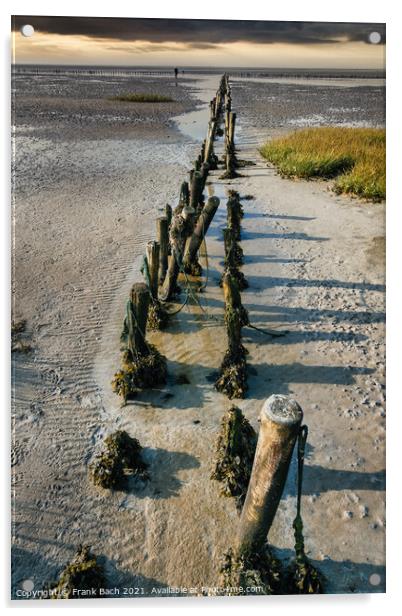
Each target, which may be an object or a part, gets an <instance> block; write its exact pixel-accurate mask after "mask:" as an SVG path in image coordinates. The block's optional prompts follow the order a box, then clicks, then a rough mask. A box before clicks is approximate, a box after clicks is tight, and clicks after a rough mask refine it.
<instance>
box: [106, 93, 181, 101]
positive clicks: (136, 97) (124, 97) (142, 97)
mask: <svg viewBox="0 0 402 616" xmlns="http://www.w3.org/2000/svg"><path fill="white" fill-rule="evenodd" d="M111 100H113V101H122V102H125V103H174V102H175V101H174V100H173V98H170V96H163V95H162V94H133V93H132V94H130V93H129V94H119V95H118V96H113V98H112V99H111Z"/></svg>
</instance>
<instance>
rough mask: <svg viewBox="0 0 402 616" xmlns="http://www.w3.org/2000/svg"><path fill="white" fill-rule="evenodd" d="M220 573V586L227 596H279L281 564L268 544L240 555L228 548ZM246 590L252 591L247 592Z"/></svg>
mask: <svg viewBox="0 0 402 616" xmlns="http://www.w3.org/2000/svg"><path fill="white" fill-rule="evenodd" d="M220 573H221V581H220V585H221V586H222V587H224V588H225V594H227V595H232V596H233V595H236V596H237V595H245V594H253V595H255V594H261V595H276V594H281V593H280V590H281V579H282V569H281V564H280V562H279V560H277V559H276V558H275V557H274V556H273V554H272V552H271V550H270V548H269V546H268V544H265V545H264V546H263V548H262V549H260V550H256V551H250V552H248V553H241V554H237V553H236V552H235V551H234V550H233V549H232V548H230V549H229V550H228V552H226V554H225V556H224V562H223V565H222V567H221V570H220ZM247 588H249V589H251V588H253V589H254V590H253V591H251V590H249V591H247Z"/></svg>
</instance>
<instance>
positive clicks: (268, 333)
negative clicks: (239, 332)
mask: <svg viewBox="0 0 402 616" xmlns="http://www.w3.org/2000/svg"><path fill="white" fill-rule="evenodd" d="M244 327H251V328H252V329H255V330H256V331H257V332H261V334H265V335H266V336H275V337H277V338H278V337H279V336H286V334H287V333H288V332H287V330H284V331H281V332H277V331H275V330H273V329H261V327H257V326H256V325H252V324H251V323H248V324H247V325H245V326H244Z"/></svg>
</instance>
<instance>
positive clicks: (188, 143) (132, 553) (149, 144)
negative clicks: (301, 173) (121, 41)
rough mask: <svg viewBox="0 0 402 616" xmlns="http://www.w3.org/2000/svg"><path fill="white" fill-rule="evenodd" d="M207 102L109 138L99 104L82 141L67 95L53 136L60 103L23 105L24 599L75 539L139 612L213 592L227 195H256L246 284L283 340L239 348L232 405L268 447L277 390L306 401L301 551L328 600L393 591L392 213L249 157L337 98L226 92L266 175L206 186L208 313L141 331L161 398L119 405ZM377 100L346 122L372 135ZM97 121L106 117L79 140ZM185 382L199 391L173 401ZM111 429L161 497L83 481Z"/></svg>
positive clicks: (254, 308) (18, 286)
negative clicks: (388, 481)
mask: <svg viewBox="0 0 402 616" xmlns="http://www.w3.org/2000/svg"><path fill="white" fill-rule="evenodd" d="M214 79H215V84H214ZM151 81H152V80H151ZM158 83H159V84H160V83H161V81H160V80H159V82H158ZM201 84H202V85H203V86H204V89H205V86H207V88H211V89H216V87H217V84H218V77H215V78H212V80H211V79H208V80H207V81H203V80H201V79H200V81H199V82H197V81H194V80H192V78H191V77H190V78H189V79H188V85H187V86H183V87H182V86H181V85H179V86H178V87H177V88H176V86H174V85H171V87H172V88H176V90H175V92H177V93H180V96H177V94H176V95H175V96H176V98H180V101H181V102H180V103H178V104H180V105H184V107H183V108H182V109H178V108H177V106H176V105H177V103H175V104H174V105H172V106H170V107H168V108H165V107H164V110H163V111H160V110H159V109H158V110H153V109H148V108H147V109H142V108H141V109H138V110H137V109H132V108H131V107H130V108H129V109H127V113H128V114H133V115H132V117H131V116H130V118H131V119H130V121H127V122H126V123H123V125H122V123H121V121H120V119H119V117H115V118H114V119H113V120H110V116H109V111H108V112H105V109H106V106H108V105H109V103H107V104H105V105H103V104H102V105H101V104H100V103H99V92H98V98H96V97H95V99H96V102H93V101H92V102H91V101H90V102H85V104H84V105H83V106H81V107H80V108H81V109H82V110H85V109H87V111H85V113H84V111H81V113H82V114H84V115H83V120H82V121H81V124H82V125H83V127H84V128H83V131H82V133H81V130H80V131H79V132H78V133H77V122H76V119H74V118H73V119H71V117H70V113H69V112H68V111H69V110H71V109H74V108H75V106H77V105H78V106H80V105H79V103H78V102H77V101H76V100H75V102H74V96H72V99H73V100H72V101H70V100H69V101H68V102H67V98H68V97H66V95H65V93H64V96H62V97H61V101H62V103H61V105H62V108H63V109H64V111H65V112H67V113H66V116H67V119H66V121H64V120H60V109H57V114H56V116H55V117H57V121H56V124H54V123H53V119H52V118H53V116H52V113H51V112H52V111H55V108H54V105H56V103H57V102H55V101H54V100H53V99H52V100H51V101H49V93H48V94H47V96H45V97H44V99H45V100H43V101H39V102H38V103H37V104H38V105H39V107H40V108H41V109H42V110H43V111H44V113H43V114H42V115H41V114H38V113H37V111H38V110H36V109H35V110H34V111H32V115H31V116H30V115H29V109H32V99H31V100H30V99H29V96H28V95H25V96H22V97H21V102H20V110H21V113H22V116H21V117H19V118H18V117H17V120H18V121H17V149H16V153H17V170H19V172H18V175H17V177H16V200H15V225H16V236H15V263H14V267H15V269H14V302H15V303H14V310H15V315H16V316H17V318H21V317H23V318H26V319H27V323H28V335H29V336H30V337H31V339H32V344H33V346H34V351H33V353H31V354H28V355H22V354H14V357H13V360H14V361H13V370H14V376H15V391H14V394H15V401H14V410H15V418H14V421H15V433H14V435H15V438H14V442H13V454H14V458H13V461H14V466H13V471H14V472H13V482H14V489H15V508H14V513H13V520H14V540H13V554H14V564H13V589H14V590H15V589H17V588H20V587H21V584H22V582H23V580H26V579H33V580H34V583H35V588H40V587H42V586H43V584H44V583H45V582H46V581H49V580H52V579H55V577H56V576H57V574H58V573H59V571H60V569H61V568H62V566H63V565H64V564H65V563H66V562H67V561H68V560H69V559H70V558H71V557H72V555H73V553H74V551H75V549H76V547H77V545H78V544H79V543H89V544H91V545H92V546H93V550H94V552H95V553H96V554H98V555H100V556H101V557H102V559H103V562H104V565H105V568H106V572H107V578H108V582H109V584H110V586H114V585H117V586H119V587H120V588H121V589H123V588H124V587H125V586H127V587H132V588H134V587H138V588H144V592H145V594H148V593H152V589H153V588H155V589H157V588H159V589H163V588H166V587H167V586H180V585H184V586H187V587H190V586H191V587H193V588H194V587H198V590H200V587H201V586H210V587H211V586H215V585H216V583H217V581H218V579H217V578H218V569H219V561H220V558H221V557H222V555H223V553H224V551H225V550H226V549H227V546H228V545H229V544H230V543H231V541H232V539H233V536H234V533H235V532H236V526H237V523H238V516H237V513H236V508H235V504H234V502H233V501H232V499H225V498H223V497H220V496H219V486H218V485H217V484H216V483H215V482H213V481H211V480H210V479H209V475H210V470H211V466H212V463H213V459H214V451H215V444H216V438H217V435H218V431H219V424H220V420H221V417H222V414H223V412H224V411H225V410H226V409H227V408H228V406H229V401H228V400H227V399H226V398H225V397H224V396H222V395H220V394H218V393H217V392H216V391H215V390H214V388H213V385H212V383H211V380H210V375H211V372H213V371H214V370H216V369H217V368H218V366H219V364H220V362H221V359H222V354H223V350H224V348H225V331H224V327H223V325H222V322H221V318H222V315H223V297H222V293H221V290H220V289H219V287H218V285H217V279H218V277H219V274H220V272H221V271H222V260H223V245H222V244H223V242H222V241H221V228H222V227H223V226H224V224H225V219H226V211H225V210H226V208H225V195H226V190H227V189H228V188H235V189H236V190H238V191H239V193H240V195H246V194H252V195H254V197H255V199H253V200H251V201H244V202H243V205H244V209H245V213H246V215H245V218H244V220H243V239H242V247H243V250H244V253H245V257H246V260H245V266H244V268H243V271H244V273H245V275H246V277H247V279H248V280H249V283H250V289H249V290H247V291H245V292H244V293H243V303H244V305H245V306H246V308H247V309H248V310H249V312H250V318H251V321H252V322H253V323H254V324H256V325H258V326H259V327H262V328H264V327H266V328H283V329H287V330H289V334H288V335H287V336H285V337H283V338H279V339H271V338H269V337H266V336H263V335H262V334H259V333H258V332H255V331H252V330H250V329H248V330H246V331H245V340H244V343H245V346H246V347H247V348H248V350H249V352H250V355H249V359H248V363H249V365H250V367H251V371H250V372H251V374H250V376H249V387H250V390H249V395H248V397H247V399H246V400H244V401H236V403H237V404H238V405H239V406H240V407H241V408H242V410H243V412H244V413H245V414H246V416H247V417H248V419H249V420H250V422H251V423H252V424H253V426H254V427H255V428H256V429H258V423H257V418H258V414H259V411H260V408H261V405H262V402H263V400H264V399H265V398H266V397H268V396H269V395H270V394H271V393H291V394H292V395H293V396H294V397H295V398H296V399H297V400H298V401H299V403H300V404H301V406H302V407H303V409H304V412H305V421H306V423H307V424H308V426H309V430H310V436H309V445H308V456H307V461H306V469H305V482H304V488H303V491H304V500H303V516H304V524H305V536H306V537H305V538H306V546H307V549H308V554H309V556H310V557H311V558H312V559H313V560H314V562H315V564H317V566H318V567H320V569H321V570H322V571H323V572H324V573H325V574H326V576H327V577H328V584H327V590H328V591H329V592H371V591H382V590H383V588H384V568H383V567H384V558H385V554H384V551H385V548H384V530H385V529H384V526H385V519H384V469H385V459H384V431H385V426H384V424H385V419H384V415H385V407H384V318H385V317H384V263H383V258H382V251H381V240H379V239H378V238H381V237H383V234H384V206H383V205H378V204H375V205H373V204H365V203H360V202H359V201H357V200H351V199H349V198H345V197H337V196H335V195H333V194H332V193H331V192H329V191H328V187H327V185H326V184H323V183H320V182H292V181H289V180H282V179H281V178H279V177H278V176H277V175H276V174H275V172H274V171H273V170H272V169H270V168H268V167H267V166H266V164H265V162H264V161H263V160H262V159H261V158H260V156H259V154H258V152H257V149H256V146H257V145H258V144H260V143H262V142H263V140H265V138H267V137H270V136H271V135H272V134H275V132H276V130H277V129H279V130H285V129H288V128H289V127H290V126H291V124H290V123H291V121H292V119H295V118H297V117H302V116H303V114H304V113H305V109H306V108H307V107H308V105H309V104H310V103H309V101H310V102H311V101H312V102H311V105H310V106H309V107H308V109H309V112H311V113H318V114H322V115H323V116H325V110H324V104H325V101H324V103H323V105H322V106H321V108H320V107H319V100H318V98H317V99H316V98H315V97H314V96H313V95H311V96H310V93H308V97H306V98H303V97H300V104H299V105H297V104H296V102H295V101H297V98H295V92H294V91H293V90H292V88H294V87H295V86H293V85H289V84H288V85H287V86H286V87H287V88H288V90H287V95H286V96H285V97H284V96H283V94H284V93H283V91H282V92H277V93H275V90H272V88H275V86H274V85H273V84H269V86H268V85H267V86H265V85H263V86H261V85H260V84H258V86H256V84H251V85H248V84H246V85H244V82H242V83H241V82H240V81H239V82H237V81H234V83H233V101H234V106H235V108H236V111H237V114H238V122H239V126H238V129H239V130H238V140H237V141H238V148H239V157H240V158H245V159H247V160H253V161H254V162H255V163H256V165H255V166H254V167H250V168H247V169H246V170H244V171H242V174H243V176H244V177H242V178H239V179H238V180H236V181H232V182H222V181H220V180H219V179H218V177H219V175H221V172H220V171H218V172H213V173H212V174H211V175H210V176H209V183H208V187H207V188H208V191H209V193H210V194H218V196H219V197H220V198H221V206H220V208H219V210H218V212H217V214H216V216H215V219H214V221H213V224H212V226H211V228H210V230H209V232H208V238H207V251H208V262H209V284H208V286H207V289H206V291H205V292H204V293H203V294H200V301H201V304H202V306H203V309H201V308H200V307H199V306H197V305H193V303H192V302H190V304H189V305H188V306H187V307H186V308H185V309H184V310H183V311H182V312H180V313H179V314H178V315H177V316H176V317H174V319H173V320H172V324H171V325H170V326H169V328H168V330H167V331H166V332H164V333H163V334H161V333H153V334H150V340H151V342H153V343H155V344H156V345H157V346H158V348H159V349H160V351H161V352H162V353H164V354H165V355H166V357H167V359H168V371H169V380H168V383H167V385H166V386H165V387H163V388H161V389H160V390H157V391H151V392H146V393H143V394H141V395H140V396H139V397H138V399H136V400H135V401H134V402H133V403H130V404H129V405H127V406H126V407H124V408H121V404H120V401H119V400H118V399H117V398H116V396H114V395H113V393H112V392H111V387H110V381H111V377H112V376H113V373H114V372H115V371H116V369H117V368H118V366H119V334H120V331H121V326H122V319H123V316H124V305H125V300H126V298H127V295H128V291H129V288H130V286H131V284H132V283H133V282H134V281H136V280H139V279H140V274H139V261H140V259H141V256H142V254H143V253H144V249H145V245H146V242H147V241H148V240H150V239H153V238H154V237H155V222H154V221H155V218H156V216H157V215H158V214H159V213H160V211H161V210H162V208H163V207H164V205H165V203H166V202H170V203H171V204H172V205H175V203H176V200H177V196H178V189H179V186H180V183H181V181H182V180H183V179H185V174H186V171H187V170H189V169H190V168H191V161H192V159H193V158H194V155H195V154H196V152H198V148H199V142H198V141H197V139H198V138H199V131H200V128H199V124H200V122H201V121H202V120H203V114H205V107H204V111H203V108H202V106H201V105H202V102H203V100H204V101H208V100H209V99H210V98H211V96H205V97H204V99H203V95H202V94H200V90H199V88H200V85H201ZM92 85H93V84H92ZM133 85H135V84H131V86H133ZM124 87H125V88H126V84H124ZM148 87H149V88H154V89H155V88H156V87H157V86H156V85H155V83H154V82H152V84H149V86H148ZM159 87H161V86H160V85H159ZM268 87H269V89H270V90H269V91H270V94H268V91H267V88H268ZM283 87H284V86H283ZM85 88H88V91H89V92H92V86H91V85H88V84H85ZM119 88H120V90H121V88H122V86H121V85H119ZM143 88H144V84H143V83H141V90H142V91H143ZM250 88H252V91H253V92H252V94H251V89H250ZM131 89H132V87H131ZM352 90H353V89H352ZM102 91H104V90H103V86H102ZM108 92H109V90H108ZM337 92H338V94H337V96H338V97H339V98H338V99H337V100H336V101H335V103H334V105H335V106H336V107H337V108H339V107H342V106H343V107H345V108H352V107H353V104H352V103H351V99H353V98H354V97H355V93H354V92H348V91H347V90H345V88H339V89H338V90H337ZM368 92H369V93H370V97H369V98H368V102H367V105H366V108H367V114H366V117H363V118H362V115H361V113H360V112H359V113H357V114H355V113H354V112H353V113H352V112H350V116H351V119H352V120H353V117H356V116H357V117H358V118H359V119H366V120H367V121H368V122H372V123H376V122H378V123H381V100H380V101H379V93H378V92H377V94H375V93H374V92H373V90H371V89H370V88H368ZM163 93H166V84H165V83H164V84H163ZM292 93H293V95H292ZM62 94H63V93H62ZM268 95H269V96H282V99H283V100H282V99H280V104H279V103H278V104H275V100H274V99H272V101H271V103H269V107H268V108H267V105H265V111H264V105H263V102H264V99H266V98H267V96H268ZM360 95H361V89H359V96H360ZM345 97H346V98H345ZM90 98H91V96H90V95H89V94H88V99H90ZM307 98H308V100H307ZM332 98H334V97H332ZM286 99H289V100H290V101H293V102H290V103H289V101H288V102H287V101H286ZM380 99H381V97H380ZM183 101H184V102H183ZM370 101H371V102H370ZM57 104H58V103H57ZM86 105H88V107H86ZM92 105H96V106H97V108H98V112H100V113H99V115H100V116H102V117H103V118H104V117H105V116H106V117H107V118H109V119H108V120H107V121H102V122H100V125H98V122H94V123H93V124H92V125H88V122H87V120H86V117H87V116H86V115H85V114H89V115H90V116H91V115H92V114H93V107H92ZM286 105H288V112H287V115H286V111H285V107H286ZM99 107H101V109H99ZM41 109H40V110H41ZM108 109H109V107H108ZM88 110H90V111H88ZM185 111H187V112H190V113H193V114H194V113H195V114H196V115H195V116H194V115H192V116H190V118H192V119H190V118H189V117H186V116H184V117H182V118H181V120H179V126H180V128H181V130H182V132H179V131H178V129H177V121H176V122H175V121H174V118H177V116H178V115H180V114H181V113H183V112H185ZM125 113H126V112H125ZM27 114H28V117H27ZM160 114H163V121H162V120H161V117H162V116H161V115H160ZM264 114H265V115H264ZM72 115H74V114H72ZM112 115H113V114H112ZM285 116H286V117H285ZM74 117H75V116H74ZM206 117H207V114H206ZM22 118H24V121H22ZM264 118H265V120H264ZM281 118H285V119H282V120H281ZM137 120H138V121H137ZM281 123H282V127H281V126H280V124H281ZM22 124H23V126H24V127H25V128H21V126H22ZM219 147H221V146H220V145H219V143H218V144H217V149H218V150H219ZM33 160H35V164H34V165H33V162H32V161H33ZM203 263H204V264H205V259H204V260H203ZM182 375H185V376H186V379H184V380H188V381H189V383H187V384H179V383H178V381H179V382H180V381H182V380H183V379H178V378H177V377H179V376H182ZM195 422H196V423H195ZM120 427H121V428H124V429H126V430H127V431H128V432H129V433H130V434H131V435H132V436H135V437H136V438H138V439H139V440H140V442H141V444H142V445H143V446H144V448H145V458H146V460H147V461H148V463H149V464H150V474H151V480H150V482H149V483H147V484H146V485H138V484H135V483H133V484H132V485H130V487H129V489H128V490H127V491H125V492H120V491H118V492H114V493H110V492H107V491H102V490H99V489H97V488H95V487H94V486H92V484H91V483H90V482H89V481H88V477H87V472H88V463H89V462H90V460H91V458H92V456H93V455H94V452H95V451H96V450H97V447H98V446H99V443H100V441H101V439H102V438H103V436H104V435H105V434H107V433H109V432H111V431H113V430H115V429H116V428H120ZM294 478H295V468H294V465H293V466H292V472H291V474H290V477H289V481H288V484H287V486H286V488H285V494H284V499H283V501H282V503H281V506H280V510H279V512H278V516H277V519H276V521H275V524H274V527H273V529H272V531H271V534H270V541H271V543H272V544H273V545H274V546H275V547H276V549H277V550H278V554H279V555H280V556H281V557H282V558H284V559H286V558H288V557H289V556H290V555H291V552H290V550H291V549H292V547H293V540H292V528H291V523H292V519H293V516H294V514H295V486H294ZM374 573H377V574H379V575H380V576H381V581H380V584H379V585H377V586H373V585H372V584H370V576H371V575H372V574H374Z"/></svg>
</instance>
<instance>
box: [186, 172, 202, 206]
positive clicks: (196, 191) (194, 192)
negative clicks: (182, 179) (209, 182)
mask: <svg viewBox="0 0 402 616" xmlns="http://www.w3.org/2000/svg"><path fill="white" fill-rule="evenodd" d="M202 189H203V175H202V173H201V172H200V171H194V173H193V177H192V180H191V189H190V199H189V204H190V208H192V209H193V210H194V212H196V211H197V209H198V206H199V204H200V201H201V197H202Z"/></svg>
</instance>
